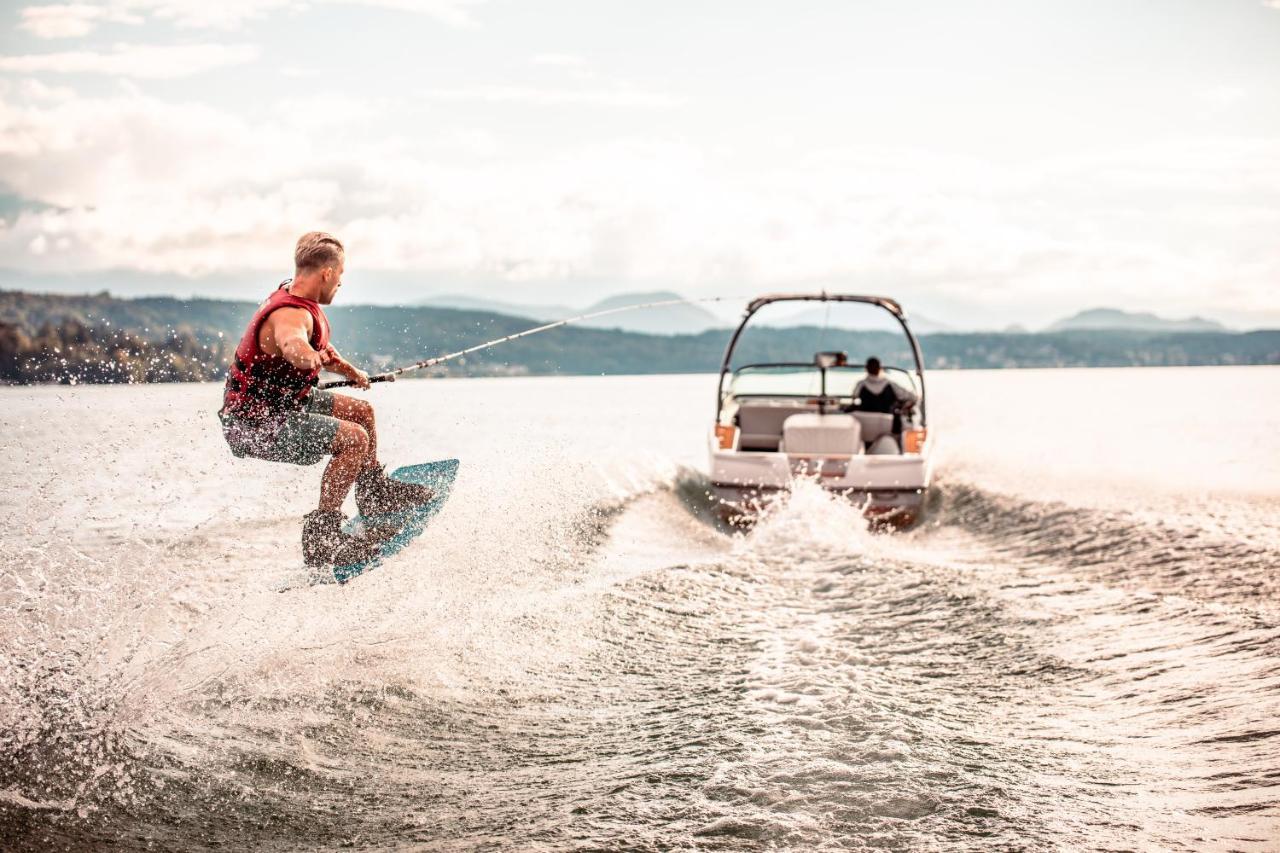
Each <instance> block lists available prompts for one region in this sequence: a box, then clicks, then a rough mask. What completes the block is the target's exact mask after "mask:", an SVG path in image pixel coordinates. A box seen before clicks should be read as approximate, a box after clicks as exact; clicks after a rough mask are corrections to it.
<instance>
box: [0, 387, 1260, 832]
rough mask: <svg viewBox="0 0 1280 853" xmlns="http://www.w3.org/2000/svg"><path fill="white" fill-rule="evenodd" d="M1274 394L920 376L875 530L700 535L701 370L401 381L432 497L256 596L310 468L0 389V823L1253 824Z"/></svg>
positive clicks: (809, 827)
mask: <svg viewBox="0 0 1280 853" xmlns="http://www.w3.org/2000/svg"><path fill="white" fill-rule="evenodd" d="M1278 376H1280V373H1278V372H1277V371H1275V370H1274V369H1263V370H1251V369H1241V370H1235V369H1226V370H1214V371H1176V370H1171V371H1164V370H1162V371H1154V370H1148V371H1142V370H1126V371H1061V372H1052V371H1050V372H1034V373H1033V372H1016V373H980V372H974V373H965V374H938V375H935V376H933V377H931V393H933V394H934V395H935V396H934V398H933V399H931V401H930V410H931V413H932V415H933V417H934V419H935V423H934V429H935V430H936V431H937V433H938V436H939V438H940V439H941V442H942V445H941V446H942V451H943V456H942V460H941V465H940V469H939V484H938V486H937V488H936V489H935V490H934V493H933V494H932V495H931V497H930V506H929V513H928V515H927V517H926V519H925V521H924V522H923V523H922V524H920V525H918V526H917V527H916V528H915V529H914V530H912V531H909V532H907V533H905V534H900V535H880V534H876V533H872V532H870V531H869V530H868V529H867V526H866V524H865V522H864V521H863V519H862V518H861V516H860V514H859V513H858V511H857V509H856V508H854V507H851V506H850V505H848V504H847V503H845V502H843V501H841V500H839V499H836V498H833V497H832V496H830V495H828V494H827V493H825V492H823V491H822V490H821V489H820V488H819V487H817V486H816V485H814V484H812V483H807V482H803V483H800V484H798V485H797V487H796V489H795V490H794V491H793V493H792V494H791V495H790V496H789V497H788V498H787V499H785V500H783V501H781V502H780V503H779V504H778V505H777V506H775V507H773V508H772V509H771V511H770V512H769V513H768V514H767V515H766V516H765V517H764V518H762V519H761V520H760V522H759V523H758V524H756V525H755V526H754V527H753V528H752V529H750V530H749V531H746V532H735V531H728V530H725V529H722V528H720V527H718V526H716V525H715V524H713V523H710V522H709V521H708V520H707V519H709V518H710V517H711V513H710V512H709V511H708V510H709V507H708V506H707V504H706V499H705V496H704V495H705V489H706V481H705V477H704V476H703V475H702V474H701V473H699V472H700V471H701V470H702V469H703V466H704V464H705V463H704V460H703V453H704V448H703V445H702V442H703V440H704V439H703V436H704V430H705V428H706V426H707V424H706V423H705V420H706V418H708V417H709V412H708V406H706V405H705V400H704V398H705V397H707V393H706V392H707V389H708V388H709V387H711V383H712V382H713V380H710V379H708V378H707V377H642V378H615V379H590V378H578V379H540V380H447V381H430V382H418V383H401V384H398V385H396V386H394V387H393V388H391V389H387V390H386V393H379V394H378V395H376V396H374V398H373V399H374V400H375V402H376V403H377V405H378V408H379V422H380V424H381V425H382V429H383V432H384V433H385V434H384V435H383V436H382V441H381V444H382V447H383V449H384V451H383V456H384V459H386V460H387V461H390V462H392V463H393V464H399V463H407V462H417V461H425V460H427V459H431V458H441V457H445V456H459V457H461V458H462V459H463V460H464V469H463V470H464V475H463V477H462V478H461V479H460V480H459V483H458V485H457V489H456V491H455V493H454V496H453V498H452V499H451V501H450V504H449V505H448V507H447V508H446V510H445V512H444V513H442V515H441V516H440V517H439V518H438V519H437V520H436V522H434V523H433V524H432V526H431V527H430V528H429V530H428V531H427V533H426V534H425V535H424V536H423V537H422V538H421V539H420V540H419V541H418V542H417V543H416V544H415V546H414V547H412V548H411V549H409V550H408V551H406V552H405V553H404V554H402V555H401V557H400V558H397V559H396V560H394V561H392V562H390V563H388V564H387V565H385V566H383V567H381V568H379V569H378V570H376V571H375V572H373V573H371V574H369V575H368V576H366V577H363V578H360V579H359V580H358V581H357V582H355V583H352V584H350V585H348V586H345V587H335V586H326V587H315V588H306V589H300V590H295V591H293V592H290V593H287V594H283V595H282V594H279V593H277V592H275V591H274V589H275V588H276V586H278V585H279V582H280V581H281V579H285V578H289V577H292V576H294V575H295V574H296V573H298V572H300V571H301V566H300V560H299V557H298V545H297V538H298V534H299V527H300V522H299V518H300V516H301V515H302V514H303V513H304V512H306V511H307V510H308V509H310V508H311V502H312V501H313V500H314V497H315V490H316V486H317V483H316V480H317V478H318V471H317V470H316V469H297V468H293V467H289V466H281V465H274V466H273V465H268V464H266V463H254V462H250V461H243V460H235V459H233V458H232V457H230V455H229V454H227V453H226V451H225V448H224V447H223V446H222V445H221V439H220V437H219V436H218V434H217V431H216V422H215V421H214V419H213V417H212V414H211V411H212V410H213V409H214V408H216V405H217V400H216V397H217V389H216V388H215V387H214V386H165V387H128V388H112V389H102V388H76V389H72V390H68V389H65V388H62V389H55V388H36V389H22V390H18V389H2V390H0V394H2V395H3V397H4V401H3V406H0V428H2V429H3V430H4V431H5V435H6V436H7V438H8V441H7V442H6V444H7V449H8V450H9V453H8V454H7V455H6V458H5V459H4V461H3V462H2V463H0V464H2V465H3V466H4V467H3V468H0V478H2V482H3V485H4V491H3V497H0V500H3V501H4V505H3V507H2V508H3V510H4V512H5V515H6V518H7V519H8V522H7V523H6V525H5V527H4V528H3V531H2V532H0V547H2V548H3V553H4V554H5V555H6V558H5V562H4V565H3V569H2V570H0V610H2V612H0V842H3V843H2V844H0V846H3V847H5V848H6V849H7V848H11V847H12V848H17V849H22V848H32V849H35V848H54V849H83V848H85V847H89V846H96V845H112V846H118V847H123V848H126V849H129V848H135V847H136V848H143V847H147V846H148V845H149V844H150V845H154V846H158V847H161V848H166V849H175V848H176V849H207V848H212V847H226V846H232V847H252V848H255V849H297V848H299V847H305V848H316V847H329V846H339V845H345V846H357V847H365V848H371V849H391V848H401V847H404V846H414V847H420V848H423V849H437V848H439V849H457V848H459V847H464V848H465V847H511V848H518V849H528V848H531V847H532V848H548V849H576V848H590V849H599V848H628V849H634V848H640V849H646V848H651V849H666V848H671V847H694V848H706V849H778V848H792V849H836V848H851V847H852V848H862V847H897V848H904V849H948V850H950V849H957V848H959V849H975V850H978V849H981V850H986V849H993V848H997V849H1004V848H1032V849H1038V848H1072V849H1074V848H1081V847H1087V848H1116V847H1119V848H1134V847H1138V848H1160V849H1186V850H1198V849H1205V848H1220V849H1257V850H1265V849H1271V848H1273V845H1274V840H1275V839H1276V838H1277V837H1280V801H1278V799H1277V797H1276V795H1275V793H1274V792H1275V786H1276V782H1277V779H1280V776H1278V775H1277V770H1276V768H1277V767H1280V731H1278V730H1277V726H1276V725H1275V722H1274V721H1275V720H1276V719H1280V668H1278V667H1277V666H1276V664H1275V661H1276V660H1277V652H1280V614H1278V613H1277V609H1276V604H1275V602H1276V600H1277V598H1276V593H1277V589H1276V581H1275V577H1274V567H1275V566H1276V565H1277V556H1278V555H1280V525H1278V524H1277V517H1278V515H1277V512H1276V510H1277V507H1278V506H1280V503H1278V501H1280V489H1278V488H1277V486H1276V483H1277V482H1280V478H1277V477H1276V476H1275V474H1276V465H1277V460H1276V457H1275V455H1274V454H1268V453H1267V452H1266V450H1265V448H1266V446H1268V442H1269V438H1268V437H1269V436H1271V435H1274V433H1275V430H1276V428H1277V426H1280V408H1278V407H1277V403H1276V402H1275V401H1276V400H1280V394H1277V393H1276V391H1277V390H1280V388H1277V384H1278V382H1277V377H1278ZM1204 382H1214V383H1218V384H1219V385H1220V387H1221V388H1222V389H1224V394H1225V395H1226V396H1225V397H1224V399H1234V398H1235V397H1239V398H1241V399H1251V400H1254V401H1255V408H1260V412H1258V414H1257V417H1256V418H1252V419H1248V420H1237V421H1227V422H1223V421H1221V419H1216V416H1214V415H1209V414H1206V415H1204V416H1203V418H1201V419H1197V418H1198V417H1200V416H1192V415H1188V414H1187V413H1186V412H1185V411H1183V410H1182V408H1181V406H1180V404H1179V402H1178V401H1179V399H1180V397H1179V396H1178V394H1176V393H1174V392H1175V391H1176V390H1177V389H1180V388H1185V387H1186V386H1188V385H1195V384H1197V383H1204ZM1086 391H1087V392H1088V393H1089V394H1091V395H1092V397H1091V399H1095V400H1101V401H1102V402H1103V403H1104V404H1105V403H1107V401H1111V402H1112V403H1114V404H1115V405H1117V406H1119V405H1120V403H1121V402H1122V401H1123V403H1124V405H1125V406H1127V407H1128V411H1130V413H1131V414H1130V416H1129V418H1128V421H1127V423H1128V424H1129V425H1130V426H1132V427H1134V428H1135V429H1138V430H1139V431H1143V434H1148V433H1150V435H1149V437H1148V439H1147V441H1146V443H1145V446H1144V447H1143V448H1141V452H1142V453H1146V454H1147V455H1148V457H1149V458H1147V460H1146V461H1145V462H1142V463H1140V462H1139V461H1135V459H1134V453H1135V452H1137V451H1136V450H1135V448H1134V447H1133V446H1132V445H1126V444H1125V443H1123V442H1108V441H1105V440H1100V439H1098V438H1097V437H1096V436H1094V435H1092V434H1090V433H1088V432H1087V429H1088V424H1087V421H1088V419H1087V418H1082V417H1078V416H1077V415H1076V414H1075V413H1074V409H1073V408H1072V407H1071V405H1070V403H1069V401H1070V400H1074V399H1080V398H1081V395H1082V394H1083V393H1084V392H1086ZM1233 395H1234V397H1233ZM1011 399H1016V400H1017V401H1018V406H1019V408H1020V409H1021V408H1022V407H1025V408H1026V411H1027V412H1028V414H1027V415H1026V417H1025V418H1023V419H1021V420H1019V421H1018V422H1017V424H1018V430H1015V431H1014V432H1010V430H1011V426H1010V420H1009V417H1008V416H1007V414H1005V413H1003V412H997V411H995V409H994V407H993V405H992V403H990V402H987V401H991V400H1004V401H1009V400H1011ZM1256 401H1270V402H1267V403H1264V404H1261V405H1260V406H1258V405H1256ZM68 415H73V416H74V417H75V419H76V423H77V430H76V432H75V434H70V433H68V432H67V431H66V430H65V429H64V428H63V427H62V426H61V425H62V424H64V423H66V422H67V421H66V419H67V417H68ZM1210 417H1215V420H1214V422H1213V423H1212V425H1206V423H1205V420H1204V418H1210ZM992 424H999V427H998V428H997V427H994V426H992ZM1156 425H1159V427H1160V428H1159V429H1158V430H1157V429H1155V427H1156ZM1014 433H1016V435H1015V434H1014ZM84 436H92V438H91V439H87V438H84ZM1150 436H1154V438H1153V437H1150ZM1188 446H1190V447H1194V448H1195V449H1196V451H1197V452H1195V453H1192V454H1188V453H1187V452H1185V451H1186V448H1187V447H1188ZM1046 447H1048V448H1053V449H1054V452H1053V453H1051V454H1047V453H1046V452H1045V448H1046ZM1144 466H1146V467H1144ZM1180 471H1181V472H1182V473H1181V474H1180V473H1179V472H1180Z"/></svg>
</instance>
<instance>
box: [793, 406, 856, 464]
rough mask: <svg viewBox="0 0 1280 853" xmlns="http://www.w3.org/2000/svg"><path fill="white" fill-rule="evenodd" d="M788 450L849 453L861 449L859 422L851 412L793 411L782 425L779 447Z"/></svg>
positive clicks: (815, 452) (853, 453) (854, 452)
mask: <svg viewBox="0 0 1280 853" xmlns="http://www.w3.org/2000/svg"><path fill="white" fill-rule="evenodd" d="M781 449H783V450H785V451H786V452H787V453H814V454H826V453H834V454H848V455H857V454H859V453H861V452H862V425H861V424H859V423H858V421H857V419H856V418H854V417H853V415H820V414H818V413H816V412H805V413H803V414H799V415H792V416H791V417H789V418H787V420H786V422H785V423H784V424H783V425H782V448H781Z"/></svg>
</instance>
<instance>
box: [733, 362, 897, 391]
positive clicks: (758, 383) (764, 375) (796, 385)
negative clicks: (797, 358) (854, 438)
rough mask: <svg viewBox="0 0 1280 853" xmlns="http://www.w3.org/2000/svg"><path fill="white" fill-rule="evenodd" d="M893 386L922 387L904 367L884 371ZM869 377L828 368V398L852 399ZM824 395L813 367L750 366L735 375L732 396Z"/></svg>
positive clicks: (850, 370)
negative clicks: (863, 380) (859, 382)
mask: <svg viewBox="0 0 1280 853" xmlns="http://www.w3.org/2000/svg"><path fill="white" fill-rule="evenodd" d="M883 371H884V376H885V378H886V379H888V380H889V381H890V382H893V383H895V384H897V385H900V386H902V387H903V388H906V389H908V390H910V391H913V392H914V393H916V394H919V393H920V387H919V385H918V384H917V383H916V377H915V374H913V373H911V372H909V371H907V370H904V369H903V368H901V367H890V366H888V365H886V366H885V367H884V368H883ZM866 376H867V373H866V371H865V370H863V369H862V367H861V366H859V367H828V368H827V388H826V390H827V396H828V397H852V396H853V389H854V386H856V385H857V384H858V381H859V380H861V379H865V378H866ZM821 393H822V371H821V370H820V369H818V367H816V366H815V365H813V364H748V365H746V366H745V367H741V368H739V369H738V370H737V371H735V372H734V374H733V380H732V382H731V383H730V385H729V394H730V395H731V396H733V397H739V398H741V397H816V396H818V395H819V394H821Z"/></svg>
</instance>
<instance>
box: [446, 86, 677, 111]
mask: <svg viewBox="0 0 1280 853" xmlns="http://www.w3.org/2000/svg"><path fill="white" fill-rule="evenodd" d="M423 97H425V98H427V99H428V100H435V101H482V102H486V103H519V104H535V105H538V106H557V105H564V104H583V105H590V106H603V107H659V108H661V107H678V106H680V105H681V104H683V103H684V98H682V97H680V96H678V95H672V94H669V93H666V92H649V91H642V90H636V89H624V88H618V87H614V88H609V89H543V88H535V87H529V86H475V87H471V88H465V89H429V90H427V91H426V92H424V93H423Z"/></svg>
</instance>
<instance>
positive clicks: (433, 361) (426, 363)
mask: <svg viewBox="0 0 1280 853" xmlns="http://www.w3.org/2000/svg"><path fill="white" fill-rule="evenodd" d="M746 298H748V297H743V296H707V297H704V298H702V299H663V300H661V301H658V302H642V303H639V304H637V305H623V306H621V307H619V308H607V309H605V310H604V311H592V312H591V313H589V314H579V315H578V316H576V317H566V318H565V319H563V320H556V321H555V322H554V323H547V324H545V325H542V326H535V327H534V328H532V329H525V330H524V331H523V332H516V333H515V334H511V335H507V336H505V337H501V338H495V339H493V340H491V341H485V342H484V343H482V344H476V345H475V346H470V347H467V348H466V349H460V350H458V351H457V352H451V353H447V354H445V355H438V356H435V357H434V358H428V359H424V360H422V361H419V362H415V363H413V364H406V365H405V366H404V367H397V368H396V369H395V370H389V371H387V372H386V373H379V374H377V375H375V376H370V377H369V381H370V382H371V383H372V382H394V381H396V377H397V376H400V375H402V374H405V373H408V372H409V371H411V370H424V369H426V368H428V367H435V366H436V365H437V364H444V363H445V362H446V361H453V360H454V359H455V358H461V357H462V356H464V355H469V354H470V353H473V352H480V351H481V350H486V349H489V348H490V347H496V346H498V345H499V344H505V343H507V342H508V341H514V340H516V339H518V338H526V337H528V336H529V335H536V334H538V333H539V332H546V331H550V330H551V329H558V328H559V327H561V326H567V325H569V324H570V323H580V322H582V321H583V320H592V319H595V318H596V317H606V316H608V315H610V314H621V313H622V312H624V311H636V310H639V309H641V308H660V307H662V306H664V305H694V304H696V303H699V302H728V301H734V302H737V301H741V300H743V299H746ZM351 385H355V383H354V382H352V381H351V380H350V379H340V380H334V381H332V382H322V383H320V385H319V386H317V387H320V388H345V387H348V386H351Z"/></svg>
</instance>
